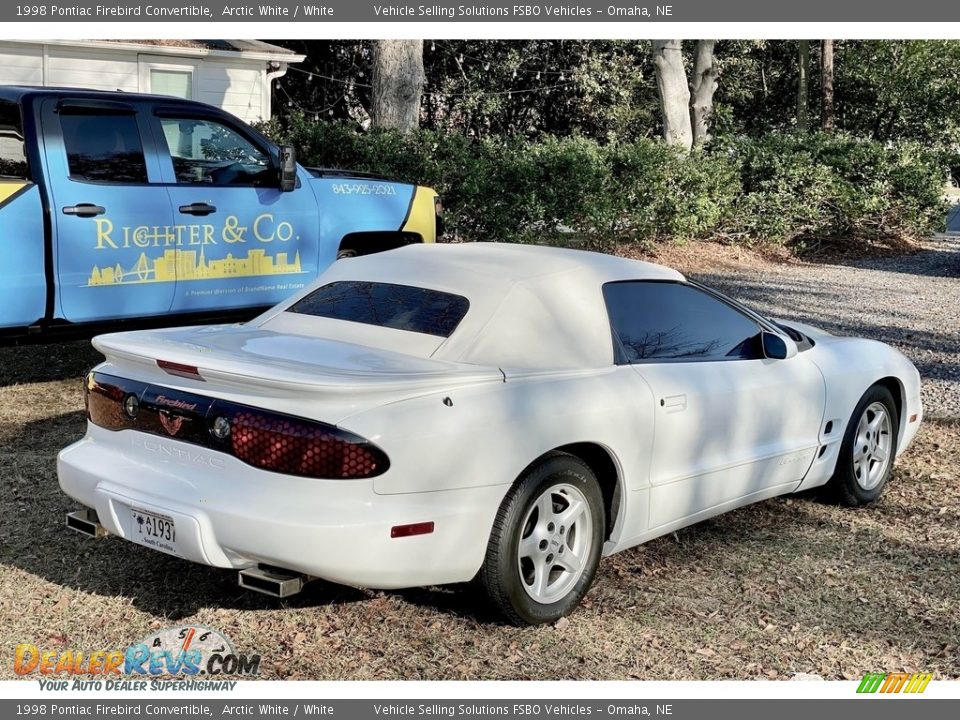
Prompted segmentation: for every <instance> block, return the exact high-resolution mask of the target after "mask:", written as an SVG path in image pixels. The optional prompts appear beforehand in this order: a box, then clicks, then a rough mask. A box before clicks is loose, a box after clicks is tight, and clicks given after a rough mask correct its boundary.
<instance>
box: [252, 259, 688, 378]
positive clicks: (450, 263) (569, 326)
mask: <svg viewBox="0 0 960 720" xmlns="http://www.w3.org/2000/svg"><path fill="white" fill-rule="evenodd" d="M683 279H684V278H683V276H682V275H681V274H680V273H678V272H676V271H675V270H671V269H669V268H665V267H662V266H660V265H654V264H652V263H646V262H641V261H638V260H628V259H626V258H620V257H615V256H612V255H604V254H601V253H594V252H587V251H582V250H567V249H561V248H553V247H542V246H535V245H516V244H505V243H464V244H449V245H448V244H440V245H434V244H429V245H408V246H406V247H403V248H400V249H397V250H391V251H389V252H384V253H377V254H374V255H365V256H362V257H358V258H354V259H349V260H341V261H339V262H336V263H334V264H333V265H332V266H331V267H330V269H329V270H327V271H326V272H325V273H323V275H321V276H320V277H319V278H318V279H317V280H316V281H315V282H313V283H311V284H310V286H308V287H307V288H305V289H304V290H303V291H301V292H300V293H298V294H297V295H296V296H294V297H293V298H292V299H291V300H290V301H289V302H286V303H283V304H282V305H281V306H278V308H276V309H275V310H273V311H270V312H269V313H267V314H266V315H264V316H261V318H260V320H259V321H254V323H255V324H259V325H260V326H261V327H263V328H265V329H271V326H275V329H280V326H282V329H283V331H284V332H291V331H296V325H298V324H301V323H302V330H303V331H304V332H305V333H309V334H317V333H320V334H322V335H323V336H327V337H334V338H336V337H337V335H341V334H342V333H343V332H344V326H345V325H354V327H352V328H350V329H349V331H348V333H349V335H350V340H351V341H352V342H358V343H361V344H365V345H369V346H375V347H384V348H385V349H390V350H393V351H401V352H406V353H409V354H411V355H418V356H423V357H433V358H436V359H439V360H448V361H453V362H461V363H471V364H477V365H488V366H495V367H500V368H530V369H539V368H543V369H548V368H596V367H604V366H609V365H611V364H612V363H613V341H612V338H611V335H610V324H609V321H608V319H607V311H606V306H605V305H604V302H603V293H602V287H603V284H604V283H606V282H614V281H618V280H673V281H683ZM343 280H365V281H374V282H384V283H393V284H402V285H412V286H415V287H423V288H429V289H433V290H441V291H444V292H449V293H454V294H457V295H462V296H463V297H466V298H467V299H468V300H469V301H470V309H469V311H468V312H467V314H466V317H465V318H464V319H463V321H461V323H460V325H459V326H458V327H457V329H456V330H455V331H454V332H453V334H452V335H451V336H450V337H449V338H447V339H445V340H443V339H440V338H430V337H427V336H421V335H418V334H417V333H404V332H400V331H395V330H389V329H386V328H378V327H374V326H358V325H356V324H353V323H343V322H339V321H327V320H325V319H321V318H308V317H303V316H299V317H298V318H294V317H291V314H290V313H284V312H282V311H283V310H284V309H285V308H286V307H289V306H290V305H292V304H293V303H294V302H296V301H297V300H299V299H300V298H302V297H304V296H305V295H308V294H309V293H310V292H311V291H313V290H314V289H316V288H317V287H320V286H323V285H326V284H328V283H331V282H336V281H343ZM301 318H302V319H301ZM318 320H319V321H322V322H316V321H318ZM333 333H336V335H334V334H333ZM405 338H406V339H405ZM341 339H342V338H341Z"/></svg>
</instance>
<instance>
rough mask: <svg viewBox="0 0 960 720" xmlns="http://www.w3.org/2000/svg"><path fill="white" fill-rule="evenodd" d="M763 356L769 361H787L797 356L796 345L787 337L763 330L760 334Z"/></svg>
mask: <svg viewBox="0 0 960 720" xmlns="http://www.w3.org/2000/svg"><path fill="white" fill-rule="evenodd" d="M760 341H761V342H762V343H763V356H764V357H766V358H769V359H770V360H789V359H790V358H792V357H794V356H795V355H796V354H797V352H798V351H797V344H796V343H795V342H794V341H793V340H791V339H790V338H788V337H784V336H783V335H777V334H776V333H772V332H767V331H766V330H764V331H763V332H762V333H760Z"/></svg>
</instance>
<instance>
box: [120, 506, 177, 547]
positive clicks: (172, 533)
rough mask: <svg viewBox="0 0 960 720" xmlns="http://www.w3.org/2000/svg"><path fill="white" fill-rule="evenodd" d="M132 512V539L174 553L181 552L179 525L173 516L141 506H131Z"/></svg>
mask: <svg viewBox="0 0 960 720" xmlns="http://www.w3.org/2000/svg"><path fill="white" fill-rule="evenodd" d="M130 512H131V514H132V516H133V524H132V529H133V532H132V537H131V538H130V539H131V540H133V541H134V542H137V543H140V544H141V545H146V546H147V547H152V548H154V549H156V550H162V551H163V552H168V553H171V554H173V555H179V554H180V552H179V550H178V549H177V527H176V525H175V523H174V522H173V518H169V517H167V516H166V515H157V514H156V513H152V512H147V511H146V510H141V509H140V508H130Z"/></svg>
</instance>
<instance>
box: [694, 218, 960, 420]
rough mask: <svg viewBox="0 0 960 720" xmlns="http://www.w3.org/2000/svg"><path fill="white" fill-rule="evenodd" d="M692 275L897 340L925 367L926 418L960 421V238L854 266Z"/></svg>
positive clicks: (783, 309) (802, 317)
mask: <svg viewBox="0 0 960 720" xmlns="http://www.w3.org/2000/svg"><path fill="white" fill-rule="evenodd" d="M692 275H693V276H694V277H695V278H696V279H697V280H700V281H702V282H704V283H706V284H707V285H712V286H715V287H716V288H718V289H720V290H722V291H723V292H725V293H727V294H729V295H730V296H731V297H734V298H737V299H738V300H741V301H743V302H745V303H747V304H748V305H751V306H752V307H754V308H755V309H757V310H758V311H760V312H761V313H764V314H766V315H771V316H773V317H777V318H782V319H784V320H787V321H789V320H795V321H797V322H804V323H809V324H811V325H816V326H818V327H822V328H823V329H824V330H827V331H829V332H832V333H837V334H844V335H856V336H860V337H866V338H872V339H874V340H880V341H882V342H885V343H889V344H890V345H893V346H894V347H896V348H898V349H899V350H900V351H901V352H903V353H904V354H905V355H906V356H907V357H909V358H910V359H911V360H912V361H913V363H914V364H915V365H916V366H917V369H918V370H919V371H920V375H921V376H922V378H923V404H924V411H925V416H926V417H927V418H931V419H942V420H945V419H958V418H960V237H957V236H941V237H938V238H936V239H935V240H931V241H930V242H928V243H926V244H925V246H924V249H923V250H921V251H920V252H917V253H915V254H911V255H897V256H893V257H884V258H879V259H871V260H861V261H856V262H852V263H850V264H849V265H821V264H811V265H770V266H767V267H763V268H762V269H744V270H730V271H728V270H723V271H718V272H713V273H709V274H702V273H701V274H697V273H692Z"/></svg>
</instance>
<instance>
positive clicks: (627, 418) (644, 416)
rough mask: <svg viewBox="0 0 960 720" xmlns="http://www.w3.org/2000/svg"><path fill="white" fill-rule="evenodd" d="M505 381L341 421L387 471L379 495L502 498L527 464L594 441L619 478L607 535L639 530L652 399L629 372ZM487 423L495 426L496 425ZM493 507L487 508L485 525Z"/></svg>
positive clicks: (514, 376)
mask: <svg viewBox="0 0 960 720" xmlns="http://www.w3.org/2000/svg"><path fill="white" fill-rule="evenodd" d="M506 377H507V379H506V381H505V382H503V383H498V384H487V385H481V386H475V387H460V388H452V389H449V390H447V391H444V392H440V393H433V394H429V395H424V396H421V397H417V398H411V399H405V400H400V401H397V402H394V403H390V404H387V405H383V406H381V407H377V408H373V409H370V410H367V411H364V412H361V413H358V414H356V415H353V416H351V417H349V418H347V419H345V420H343V421H342V422H341V423H340V426H341V427H342V428H344V429H346V430H349V431H350V432H354V433H357V434H359V435H361V436H363V437H366V438H368V439H370V440H371V441H372V442H374V443H376V445H377V446H378V447H380V448H381V449H382V450H384V452H386V454H387V456H388V457H389V458H390V470H388V471H387V472H386V473H385V474H383V475H381V476H379V477H377V478H376V480H375V483H374V488H375V491H376V492H377V493H378V494H395V493H421V492H442V491H446V490H454V489H460V488H470V487H481V486H487V485H500V486H502V488H503V494H504V495H505V494H506V492H507V490H508V489H509V488H510V486H511V485H512V484H513V482H514V481H515V480H516V479H517V478H518V477H519V476H520V474H521V473H522V472H523V470H524V469H525V468H526V467H527V466H528V465H530V463H531V462H533V461H534V460H536V459H537V458H539V457H541V456H542V455H544V454H546V453H548V452H550V451H551V450H554V449H556V448H560V447H563V446H565V445H570V444H573V443H594V444H596V445H599V446H600V447H602V448H604V449H605V450H606V451H607V452H608V453H609V454H610V455H611V457H612V458H613V461H614V464H615V465H616V467H617V470H618V483H619V484H620V491H621V492H620V506H619V512H618V514H617V515H618V517H617V522H616V524H615V527H614V530H613V534H612V537H616V536H618V535H620V534H621V533H622V532H623V531H624V530H625V527H626V526H627V525H630V526H631V528H630V530H631V531H632V530H633V527H632V526H633V525H634V524H636V523H638V522H639V523H640V524H642V525H645V523H646V515H647V513H646V498H647V495H648V492H647V490H648V475H649V459H650V450H651V447H652V442H653V420H654V413H653V396H652V395H651V393H650V389H649V387H648V386H647V385H646V383H644V382H643V381H642V379H641V378H640V377H639V376H638V375H637V374H636V373H634V372H633V371H632V369H631V368H630V367H629V366H623V367H610V368H606V369H603V370H591V371H579V372H578V371H568V372H560V373H536V372H520V373H510V372H508V373H507V374H506ZM492 418H497V420H496V421H494V420H492ZM496 509H497V508H495V507H494V508H491V514H490V524H491V525H492V522H493V518H494V515H495V513H496Z"/></svg>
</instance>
